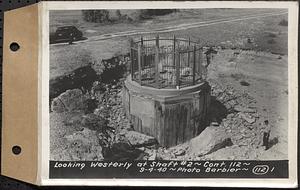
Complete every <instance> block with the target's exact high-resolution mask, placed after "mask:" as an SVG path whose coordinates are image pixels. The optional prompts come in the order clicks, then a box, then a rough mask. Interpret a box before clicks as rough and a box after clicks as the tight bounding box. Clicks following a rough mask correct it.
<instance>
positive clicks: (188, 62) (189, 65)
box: [187, 37, 191, 67]
mask: <svg viewBox="0 0 300 190" xmlns="http://www.w3.org/2000/svg"><path fill="white" fill-rule="evenodd" d="M190 46H191V38H190V37H189V45H188V48H187V50H188V62H187V64H188V67H190Z"/></svg>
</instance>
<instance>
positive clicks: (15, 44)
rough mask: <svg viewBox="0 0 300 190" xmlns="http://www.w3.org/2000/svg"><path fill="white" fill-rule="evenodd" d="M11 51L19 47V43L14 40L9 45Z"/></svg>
mask: <svg viewBox="0 0 300 190" xmlns="http://www.w3.org/2000/svg"><path fill="white" fill-rule="evenodd" d="M9 48H10V50H11V51H18V50H19V49H20V45H19V44H18V43H16V42H13V43H11V44H10V46H9Z"/></svg>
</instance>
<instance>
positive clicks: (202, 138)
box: [188, 127, 232, 156]
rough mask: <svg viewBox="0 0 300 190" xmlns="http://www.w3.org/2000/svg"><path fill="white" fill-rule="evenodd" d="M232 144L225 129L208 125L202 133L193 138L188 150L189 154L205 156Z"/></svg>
mask: <svg viewBox="0 0 300 190" xmlns="http://www.w3.org/2000/svg"><path fill="white" fill-rule="evenodd" d="M231 145H232V142H231V139H230V137H229V136H228V135H227V134H226V131H225V129H223V128H220V127H207V128H206V129H204V131H202V133H201V134H200V135H198V136H197V137H195V138H193V139H191V141H190V143H189V150H188V152H189V154H194V155H197V156H203V155H206V154H210V153H212V152H215V151H217V150H218V149H221V148H224V147H226V146H231Z"/></svg>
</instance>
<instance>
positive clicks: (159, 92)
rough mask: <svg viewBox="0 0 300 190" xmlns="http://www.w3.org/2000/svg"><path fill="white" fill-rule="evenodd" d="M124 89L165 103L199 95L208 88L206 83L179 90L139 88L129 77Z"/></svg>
mask: <svg viewBox="0 0 300 190" xmlns="http://www.w3.org/2000/svg"><path fill="white" fill-rule="evenodd" d="M125 87H126V88H127V89H128V90H129V91H130V92H133V93H137V94H142V95H144V96H149V97H151V98H155V99H157V100H161V101H166V100H171V99H174V98H178V97H181V98H187V97H189V96H193V95H196V94H199V92H200V91H203V90H207V89H208V88H210V87H209V85H208V83H207V82H206V81H203V82H201V83H198V84H195V85H193V86H188V87H184V88H180V89H165V88H164V89H157V88H153V87H149V86H141V85H140V84H139V83H137V82H135V81H133V80H131V75H128V77H127V78H126V80H125Z"/></svg>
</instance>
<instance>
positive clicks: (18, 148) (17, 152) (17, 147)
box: [12, 145, 22, 155]
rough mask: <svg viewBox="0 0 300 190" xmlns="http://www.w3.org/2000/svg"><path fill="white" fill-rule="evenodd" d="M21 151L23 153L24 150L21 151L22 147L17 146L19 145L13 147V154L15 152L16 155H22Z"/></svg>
mask: <svg viewBox="0 0 300 190" xmlns="http://www.w3.org/2000/svg"><path fill="white" fill-rule="evenodd" d="M21 151H22V149H21V147H20V146H17V145H16V146H13V147H12V152H13V153H14V154H15V155H18V154H20V153H21Z"/></svg>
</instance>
